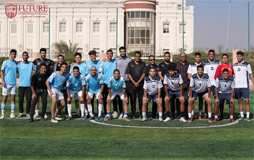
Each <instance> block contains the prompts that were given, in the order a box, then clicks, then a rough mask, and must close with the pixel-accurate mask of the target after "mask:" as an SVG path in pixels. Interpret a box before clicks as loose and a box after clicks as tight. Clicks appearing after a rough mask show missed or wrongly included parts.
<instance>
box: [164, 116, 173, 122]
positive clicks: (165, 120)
mask: <svg viewBox="0 0 254 160" xmlns="http://www.w3.org/2000/svg"><path fill="white" fill-rule="evenodd" d="M168 121H171V119H170V117H167V118H166V119H164V121H163V122H168Z"/></svg>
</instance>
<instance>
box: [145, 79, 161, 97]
mask: <svg viewBox="0 0 254 160" xmlns="http://www.w3.org/2000/svg"><path fill="white" fill-rule="evenodd" d="M162 87H163V86H162V83H161V79H160V77H158V76H155V78H154V79H152V78H151V77H150V76H147V77H146V78H145V80H144V87H143V88H144V89H146V90H147V94H149V95H155V94H158V89H159V88H162Z"/></svg>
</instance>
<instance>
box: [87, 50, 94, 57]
mask: <svg viewBox="0 0 254 160" xmlns="http://www.w3.org/2000/svg"><path fill="white" fill-rule="evenodd" d="M88 54H89V56H91V55H96V51H95V50H92V51H90V52H89V53H88Z"/></svg>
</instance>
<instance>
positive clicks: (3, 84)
mask: <svg viewBox="0 0 254 160" xmlns="http://www.w3.org/2000/svg"><path fill="white" fill-rule="evenodd" d="M4 74H5V73H4V71H1V80H2V86H3V87H5V86H6V84H5V81H4Z"/></svg>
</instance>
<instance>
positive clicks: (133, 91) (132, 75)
mask: <svg viewBox="0 0 254 160" xmlns="http://www.w3.org/2000/svg"><path fill="white" fill-rule="evenodd" d="M134 58H135V61H132V62H130V63H129V64H128V68H127V71H126V74H128V78H129V79H130V81H129V82H127V88H128V90H129V93H130V98H131V111H132V118H133V119H135V116H136V99H137V94H138V104H139V118H140V119H141V117H142V99H143V95H144V90H143V86H144V78H145V74H146V64H145V63H144V62H142V61H141V59H140V58H141V53H140V52H139V51H137V52H135V54H134Z"/></svg>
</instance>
